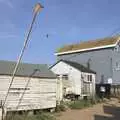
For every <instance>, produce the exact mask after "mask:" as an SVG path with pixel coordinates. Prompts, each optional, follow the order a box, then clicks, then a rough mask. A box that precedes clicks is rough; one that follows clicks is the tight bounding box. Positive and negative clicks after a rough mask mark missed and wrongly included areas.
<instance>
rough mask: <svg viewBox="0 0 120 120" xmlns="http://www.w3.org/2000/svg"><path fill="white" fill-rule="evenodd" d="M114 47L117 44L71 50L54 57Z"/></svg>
mask: <svg viewBox="0 0 120 120" xmlns="http://www.w3.org/2000/svg"><path fill="white" fill-rule="evenodd" d="M118 41H119V40H118ZM116 45H117V42H116V43H115V44H111V45H105V46H100V47H94V48H87V49H81V50H71V51H67V52H60V53H55V55H64V54H70V53H76V52H84V51H89V50H97V49H102V48H109V47H115V46H116Z"/></svg>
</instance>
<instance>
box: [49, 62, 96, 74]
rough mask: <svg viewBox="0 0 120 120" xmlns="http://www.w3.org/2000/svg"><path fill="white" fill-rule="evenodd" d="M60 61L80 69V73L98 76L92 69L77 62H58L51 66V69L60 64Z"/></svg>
mask: <svg viewBox="0 0 120 120" xmlns="http://www.w3.org/2000/svg"><path fill="white" fill-rule="evenodd" d="M60 61H62V62H64V63H66V64H68V65H70V66H72V67H74V68H76V69H78V70H79V71H81V72H87V73H94V74H96V72H95V71H93V70H91V69H88V68H87V67H85V66H83V65H81V64H79V63H77V62H73V61H67V60H59V61H58V62H56V63H55V64H54V65H53V66H51V67H50V68H52V67H54V66H55V65H56V64H58V63H59V62H60Z"/></svg>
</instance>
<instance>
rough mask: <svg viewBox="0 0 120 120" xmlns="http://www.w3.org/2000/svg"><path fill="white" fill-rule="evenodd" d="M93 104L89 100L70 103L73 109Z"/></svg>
mask: <svg viewBox="0 0 120 120" xmlns="http://www.w3.org/2000/svg"><path fill="white" fill-rule="evenodd" d="M91 105H92V104H91V103H90V101H87V100H80V101H73V102H71V103H70V104H69V107H70V108H71V109H82V108H85V107H90V106H91Z"/></svg>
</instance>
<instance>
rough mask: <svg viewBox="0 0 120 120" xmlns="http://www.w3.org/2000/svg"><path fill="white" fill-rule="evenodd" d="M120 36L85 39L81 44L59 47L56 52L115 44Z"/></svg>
mask: <svg viewBox="0 0 120 120" xmlns="http://www.w3.org/2000/svg"><path fill="white" fill-rule="evenodd" d="M119 38H120V36H115V37H110V38H109V37H108V38H103V39H97V40H90V41H85V42H81V43H79V44H72V45H66V46H64V47H61V48H59V49H58V51H57V52H56V53H62V52H68V51H75V50H83V49H86V50H87V49H90V48H96V47H101V46H108V45H113V44H115V43H116V42H117V41H118V39H119Z"/></svg>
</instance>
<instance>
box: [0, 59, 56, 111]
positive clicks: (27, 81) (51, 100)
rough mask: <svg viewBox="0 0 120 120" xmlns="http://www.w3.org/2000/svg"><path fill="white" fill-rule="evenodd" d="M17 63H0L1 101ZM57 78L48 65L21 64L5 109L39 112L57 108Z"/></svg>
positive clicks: (3, 98)
mask: <svg viewBox="0 0 120 120" xmlns="http://www.w3.org/2000/svg"><path fill="white" fill-rule="evenodd" d="M14 67H15V62H10V61H0V100H1V101H2V102H3V103H4V100H5V96H6V94H7V91H8V87H9V84H10V81H11V78H12V72H13V69H14ZM56 83H57V82H56V76H55V74H54V73H53V72H52V71H50V70H49V69H48V67H47V65H45V64H44V65H43V64H27V63H21V64H20V66H19V69H18V71H17V73H16V76H15V78H14V81H13V84H12V86H11V88H10V91H9V94H8V97H7V100H6V102H5V106H4V107H5V109H6V110H7V111H16V110H37V109H48V108H55V107H56V85H57V84H56Z"/></svg>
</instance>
